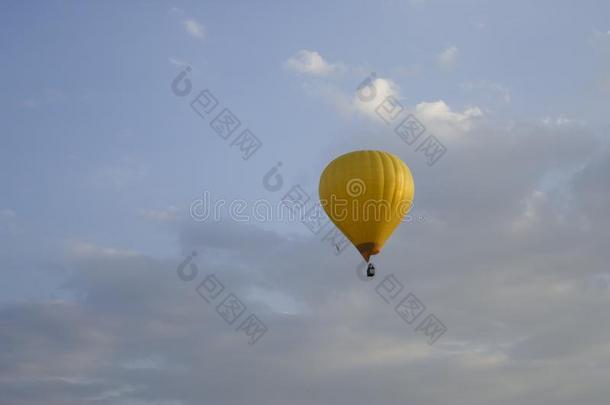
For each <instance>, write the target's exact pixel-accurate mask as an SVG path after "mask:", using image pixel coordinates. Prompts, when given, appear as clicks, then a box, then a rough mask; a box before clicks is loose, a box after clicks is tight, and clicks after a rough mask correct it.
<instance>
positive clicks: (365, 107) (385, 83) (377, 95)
mask: <svg viewBox="0 0 610 405" xmlns="http://www.w3.org/2000/svg"><path fill="white" fill-rule="evenodd" d="M369 89H370V90H369ZM387 97H394V98H395V99H396V100H400V97H401V96H400V88H399V87H398V85H397V84H396V83H394V82H393V81H392V80H390V79H385V78H382V77H377V78H375V79H373V80H371V85H370V86H368V87H363V88H362V89H361V90H359V91H358V92H357V93H356V95H355V96H354V99H353V101H352V104H353V108H354V110H355V111H356V112H359V113H361V114H364V115H365V116H367V117H369V118H373V119H377V120H380V119H381V118H379V115H377V112H376V111H375V110H376V109H377V107H378V106H379V104H381V103H382V102H383V101H384V100H385V99H386V98H387Z"/></svg>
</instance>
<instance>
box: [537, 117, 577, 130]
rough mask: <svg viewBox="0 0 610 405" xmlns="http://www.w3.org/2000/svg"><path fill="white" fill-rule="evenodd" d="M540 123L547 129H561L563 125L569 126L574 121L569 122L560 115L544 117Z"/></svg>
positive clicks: (569, 120)
mask: <svg viewBox="0 0 610 405" xmlns="http://www.w3.org/2000/svg"><path fill="white" fill-rule="evenodd" d="M540 121H541V122H542V124H544V125H545V126H547V127H562V126H565V125H570V124H573V123H575V121H574V120H571V119H569V118H566V117H564V116H563V115H560V116H559V117H555V118H553V117H544V118H542V119H541V120H540Z"/></svg>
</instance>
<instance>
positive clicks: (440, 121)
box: [415, 100, 483, 133]
mask: <svg viewBox="0 0 610 405" xmlns="http://www.w3.org/2000/svg"><path fill="white" fill-rule="evenodd" d="M415 111H416V115H417V117H418V118H419V119H420V120H422V122H423V123H424V124H425V125H426V126H430V127H434V130H435V131H437V132H445V133H450V132H452V130H456V129H457V130H459V131H468V130H470V129H471V128H472V126H473V124H474V122H475V120H476V119H477V118H480V117H482V116H483V112H482V111H481V109H480V108H479V107H469V108H466V109H465V110H464V111H463V112H456V111H452V110H451V108H450V107H449V106H448V105H447V104H446V103H445V102H444V101H443V100H438V101H432V102H425V101H424V102H421V103H419V104H417V105H416V106H415Z"/></svg>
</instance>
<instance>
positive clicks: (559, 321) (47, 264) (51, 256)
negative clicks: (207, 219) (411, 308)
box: [0, 0, 610, 404]
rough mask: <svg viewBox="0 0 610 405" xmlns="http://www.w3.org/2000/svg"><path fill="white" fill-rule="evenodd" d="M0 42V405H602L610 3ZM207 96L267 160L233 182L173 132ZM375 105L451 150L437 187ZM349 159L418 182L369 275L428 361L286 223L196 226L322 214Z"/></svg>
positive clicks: (212, 13)
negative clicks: (375, 161) (212, 208)
mask: <svg viewBox="0 0 610 405" xmlns="http://www.w3.org/2000/svg"><path fill="white" fill-rule="evenodd" d="M0 22H1V24H0V30H1V31H2V35H0V54H1V55H2V56H1V59H0V72H2V79H1V83H2V87H1V88H2V92H1V95H0V106H1V108H2V118H3V119H2V120H0V122H1V123H0V134H1V140H0V142H1V143H0V162H1V165H2V170H1V171H0V184H1V186H2V193H1V194H0V246H1V247H0V274H1V277H2V278H1V282H0V325H2V326H1V329H0V342H5V343H6V345H7V347H9V350H8V351H7V352H10V354H6V355H5V356H0V392H2V391H4V392H5V394H2V395H4V397H2V396H0V398H2V401H1V402H3V403H7V404H33V403H40V401H42V399H41V398H45V400H44V401H45V403H51V404H55V403H58V404H59V403H62V404H67V403H79V404H80V403H86V402H97V403H109V404H132V403H133V404H140V403H147V404H148V403H151V404H157V403H159V404H169V403H172V404H190V403H201V401H203V400H205V399H208V400H209V401H213V402H214V403H238V402H243V401H246V398H247V396H248V392H251V393H252V395H253V396H252V397H251V398H250V402H249V403H272V402H273V401H279V402H282V401H284V402H282V403H286V401H288V402H289V403H295V404H296V403H309V402H308V401H310V400H312V398H313V399H314V400H315V399H317V401H319V402H329V401H332V402H333V403H350V404H351V403H358V401H361V400H366V399H375V400H377V402H379V403H397V402H402V403H404V402H413V403H418V404H433V403H446V402H447V401H449V400H451V401H453V402H456V401H455V398H456V395H458V392H459V393H460V394H459V395H461V397H460V398H463V401H464V402H468V403H474V404H478V403H485V404H489V403H498V404H505V403H515V402H516V401H519V402H526V403H536V404H547V403H549V404H550V403H553V404H559V403H564V402H565V403H574V402H575V401H581V402H582V401H585V402H587V403H591V404H597V403H600V404H601V403H605V402H604V398H607V394H608V388H607V386H606V385H605V384H603V383H602V380H601V377H600V376H602V375H607V372H608V371H610V370H608V368H609V367H610V358H609V357H608V354H607V353H609V351H608V349H609V347H608V346H607V343H605V342H607V341H608V337H609V336H610V330H609V329H608V327H607V325H603V322H599V320H597V321H596V318H595V316H591V314H598V315H599V316H603V315H602V313H601V308H604V307H606V308H607V304H608V300H610V292H609V291H610V290H609V289H608V285H609V282H610V270H609V269H608V259H609V257H608V252H607V251H606V249H605V247H604V245H603V243H601V242H600V241H603V240H605V239H607V237H608V231H607V228H606V226H605V225H608V211H607V207H608V202H610V190H609V189H608V182H607V169H608V167H610V166H609V162H610V157H609V156H610V155H609V154H608V129H609V128H610V126H609V125H608V124H609V122H608V114H607V110H608V105H609V101H610V5H608V3H607V2H603V1H584V2H576V1H537V2H526V1H517V2H506V3H500V2H494V1H475V0H472V1H455V2H454V1H435V0H412V1H407V0H405V1H382V2H374V1H337V2H332V3H331V2H321V1H320V2H261V1H256V2H245V1H244V2H188V1H184V2H179V1H176V2H173V1H167V2H166V1H163V2H161V1H159V2H126V3H121V4H119V3H115V2H55V1H50V2H34V1H31V2H4V3H3V4H2V5H0ZM186 66H189V67H190V68H191V72H190V74H189V80H190V81H191V83H192V86H193V91H192V93H191V94H190V95H189V96H187V97H178V96H176V95H175V94H174V93H173V92H172V87H171V84H172V81H173V80H174V78H175V77H176V76H177V75H178V74H180V72H182V71H183V69H185V68H186ZM372 72H374V73H375V74H376V81H375V82H374V83H375V85H376V88H377V90H378V95H377V97H376V98H375V100H373V101H372V102H370V103H368V104H366V103H362V102H360V101H359V99H358V97H357V93H356V89H357V88H358V86H359V85H360V83H362V82H363V80H364V79H365V78H367V77H368V76H369V75H370V74H371V73H372ZM203 89H208V90H210V91H211V92H212V93H213V94H214V96H215V97H216V98H217V99H218V100H219V102H220V104H219V105H220V106H222V107H226V108H229V109H230V110H231V111H232V112H233V113H234V114H235V115H236V116H237V117H238V118H239V120H240V121H241V123H242V126H241V128H240V130H241V129H243V128H248V129H250V130H251V131H252V133H254V134H255V135H256V136H257V137H258V138H259V139H260V141H261V142H262V147H261V148H260V149H259V150H258V151H257V152H256V153H255V154H254V155H252V156H251V158H249V159H248V160H244V159H242V157H241V154H240V152H239V150H238V149H237V148H236V147H235V146H231V145H230V141H225V140H223V139H221V138H220V137H219V136H218V135H217V134H216V133H215V132H214V131H213V129H212V128H210V121H211V117H208V118H207V119H201V118H200V117H199V116H198V115H197V114H196V113H195V112H194V111H193V110H192V109H191V107H190V105H189V103H190V102H191V101H192V99H193V98H194V96H195V95H196V94H197V93H198V92H199V91H201V90H203ZM386 96H391V97H394V98H395V99H396V100H398V101H400V103H401V104H402V105H403V106H404V109H405V112H409V113H412V114H414V115H415V116H416V117H417V118H418V119H419V120H420V121H421V122H422V123H423V124H424V125H425V127H426V130H427V133H431V134H434V135H435V136H436V137H437V138H438V139H439V140H440V141H441V142H442V143H443V144H444V145H445V146H446V148H447V152H446V154H445V155H444V156H443V158H442V159H440V160H439V161H438V162H437V163H436V164H435V165H433V166H429V165H428V164H426V159H425V157H424V156H423V155H422V154H421V153H418V152H416V150H415V147H413V146H409V145H407V144H406V143H405V142H403V141H402V140H401V139H400V138H399V137H398V136H397V135H396V134H394V133H393V126H392V125H388V124H385V123H384V122H383V121H382V120H381V119H380V118H379V117H378V116H377V115H376V114H375V112H374V110H373V109H374V107H375V106H376V105H378V104H379V103H380V102H381V101H382V100H383V99H384V98H385V97H386ZM356 149H383V150H388V151H391V152H392V153H395V154H396V155H398V156H399V157H401V158H402V159H403V160H404V161H405V162H406V163H407V164H408V165H409V167H410V168H411V170H412V172H413V176H414V178H415V184H416V197H415V205H414V209H413V215H414V216H415V217H416V218H421V220H418V221H415V222H414V223H411V224H403V225H402V226H401V227H400V228H399V230H398V231H397V233H396V235H395V236H394V237H393V238H392V239H391V241H390V242H389V243H388V245H387V247H386V249H385V250H384V254H382V255H381V256H380V257H379V259H378V262H379V265H380V268H381V269H382V271H381V273H382V276H384V275H386V274H389V273H393V274H395V275H396V276H397V277H398V278H399V279H401V280H403V282H404V283H408V284H409V288H411V289H412V290H413V292H414V293H415V294H416V295H418V296H419V298H420V299H422V300H423V301H425V303H426V306H427V307H428V308H429V309H430V310H431V311H433V312H435V313H437V314H438V315H439V318H442V319H443V321H444V322H445V323H446V324H447V325H448V332H447V333H446V335H445V336H443V338H442V339H441V340H440V341H439V343H436V344H435V345H434V346H432V347H430V346H428V345H427V344H426V341H425V339H424V338H422V336H420V335H418V334H416V333H414V332H413V331H412V330H411V329H412V328H411V329H409V328H405V327H404V325H403V324H402V321H401V320H400V318H398V317H396V314H394V313H393V310H392V308H391V307H389V306H385V304H384V303H383V301H381V300H380V299H379V297H378V296H377V294H376V292H375V289H374V288H373V287H371V286H370V285H369V284H365V283H362V282H361V281H360V280H359V279H358V278H357V277H355V276H354V272H353V268H354V267H355V266H356V265H357V264H358V260H359V259H358V255H357V253H356V251H355V249H352V248H351V247H350V248H347V249H346V250H345V251H344V252H343V253H342V254H341V255H339V256H336V255H334V254H333V247H332V246H330V245H329V244H328V243H322V242H320V239H321V237H320V235H312V234H311V233H310V232H309V231H308V230H307V228H305V227H304V226H303V225H302V224H300V223H290V222H285V221H276V220H271V221H266V222H264V223H260V222H247V223H236V222H235V221H232V220H231V219H230V218H224V219H223V220H222V221H220V222H214V223H198V222H196V221H194V220H193V219H192V218H191V217H190V216H189V207H190V206H191V204H192V202H193V201H194V200H196V199H198V198H201V196H202V194H203V193H204V192H205V191H208V192H209V193H210V194H211V195H212V197H213V198H215V199H225V200H228V201H230V200H234V199H243V200H245V201H247V202H249V203H250V204H251V203H252V202H254V201H256V200H257V199H261V198H264V199H267V200H268V201H270V202H271V203H276V202H277V201H279V200H280V198H281V197H282V195H284V194H285V193H286V192H287V191H288V189H289V188H290V186H292V185H295V184H299V185H301V186H302V187H303V189H305V190H307V192H309V193H310V194H311V197H312V198H314V199H315V198H317V185H318V179H319V174H320V172H321V170H322V169H323V168H324V167H325V165H326V164H327V163H328V162H329V161H330V160H331V159H333V158H334V157H335V156H337V155H339V154H341V153H344V152H347V151H350V150H356ZM277 162H282V166H281V175H282V177H283V178H284V184H285V186H284V188H283V189H282V190H281V191H278V192H272V191H269V190H267V189H266V188H265V187H264V186H263V181H262V179H263V177H264V175H265V173H267V172H268V171H269V170H270V169H271V168H272V167H273V166H274V165H276V164H277ZM225 215H228V214H227V213H226V212H225ZM193 249H195V250H197V251H198V252H200V255H199V256H198V258H197V260H198V263H199V266H200V267H201V268H206V269H215V271H216V272H217V273H218V274H219V277H222V279H223V280H224V282H225V283H226V284H230V285H231V288H232V290H233V291H235V292H236V293H238V294H239V295H240V297H242V298H243V299H244V301H248V302H249V305H250V306H249V307H250V308H252V309H253V310H257V314H260V315H261V316H263V315H265V316H266V318H265V319H266V322H267V324H268V326H269V337H268V338H267V339H264V340H261V342H260V343H258V344H257V345H256V346H253V347H250V346H249V345H248V344H246V343H245V341H243V339H242V340H240V338H239V335H238V334H237V333H235V331H234V329H235V328H233V329H232V328H231V327H229V326H227V325H225V324H224V323H223V322H222V321H221V320H219V319H220V318H219V317H218V314H217V313H216V312H215V310H214V308H213V307H212V306H208V305H207V304H206V303H205V302H204V301H203V300H201V299H200V298H199V297H198V296H197V295H196V294H195V293H194V292H193V288H192V286H190V287H185V285H184V284H183V283H182V282H181V281H180V280H179V279H178V278H177V277H176V276H175V268H176V266H177V265H178V263H180V262H181V261H182V260H184V257H185V256H186V255H187V254H188V253H189V252H191V251H192V250H193ZM369 287H370V288H369ZM147 288H150V290H147V291H142V290H143V289H147ZM129 291H133V294H132V295H130V294H129V293H128V292H129ZM151 291H152V292H155V293H156V294H153V293H152V292H151ZM159 308H164V309H163V310H161V311H158V309H159ZM598 312H599V313H598ZM176 314H182V315H181V316H176ZM551 319H552V321H550V320H551ZM93 320H98V321H99V324H96V322H94V321H93ZM195 321H196V322H197V323H196V324H194V322H195ZM606 323H607V322H606ZM204 324H205V327H203V325H204ZM126 325H128V326H129V327H127V328H126V329H124V327H126ZM151 325H156V326H151ZM210 325H211V326H210ZM168 330H170V331H172V332H168ZM578 330H588V332H586V333H585V332H583V333H582V334H578V333H577V332H576V331H578ZM589 335H591V336H589ZM171 336H173V337H174V338H175V339H176V341H179V342H182V343H185V342H190V343H192V342H195V341H197V340H199V343H198V346H197V347H198V348H199V349H198V350H199V351H197V354H193V352H192V351H189V350H187V349H185V348H181V349H174V348H173V344H174V343H175V342H173V341H172V339H171V338H170V337H171ZM38 339H41V340H38ZM202 340H203V341H204V342H205V343H201V341H202ZM137 341H139V342H141V347H134V344H133V342H137ZM37 342H38V343H37ZM40 342H42V343H40ZM70 342H78V344H75V345H72V344H71V343H70ZM368 342H376V344H375V345H374V347H371V346H370V345H368ZM136 346H137V345H136ZM231 353H234V356H235V357H231V359H232V360H231V361H229V362H228V363H227V364H223V360H222V359H226V358H227V356H229V355H231ZM235 353H237V354H235ZM231 356H233V355H231ZM240 356H241V357H240ZM204 358H205V359H213V360H210V363H208V364H205V363H204V362H203V361H202V359H204ZM74 359H79V361H76V362H75V360H74ZM100 359H106V360H107V361H103V362H100ZM239 359H242V360H239ZM252 362H254V363H256V364H261V367H263V368H264V370H265V371H264V377H260V379H258V380H257V379H256V377H255V375H256V373H255V372H254V371H252V372H249V371H247V370H246V369H245V368H244V367H245V366H244V365H245V364H251V363H252ZM126 364H127V365H126ZM134 364H135V366H134ZM50 365H56V366H57V372H56V373H55V377H53V374H54V373H53V372H52V368H51V367H50ZM212 365H216V366H217V368H214V367H212ZM556 365H559V367H556ZM550 368H552V372H551V376H549V375H548V373H547V371H548V370H549V369H550ZM561 368H565V369H566V370H567V369H571V370H576V371H577V373H576V374H577V375H581V376H582V377H581V378H580V379H578V378H577V380H576V381H574V380H573V379H570V378H569V376H568V374H569V373H568V372H567V371H564V372H562V371H561V370H560V369H561ZM126 370H128V371H126ZM185 370H190V371H191V372H192V373H200V374H201V375H205V376H207V379H208V380H207V382H205V383H202V382H201V381H199V380H197V379H193V378H190V377H189V378H185V374H184V373H186V375H190V374H192V373H187V372H186V371H185ZM447 370H449V371H447ZM117 373H118V375H120V378H119V377H116V376H115V375H116V374H117ZM123 373H124V374H123ZM371 374H375V375H376V377H374V378H372V379H371V380H370V382H369V385H368V386H367V389H366V390H365V391H363V392H361V390H363V389H364V388H362V387H359V386H358V385H359V383H358V382H361V379H362V378H366V376H370V375H371ZM458 375H459V377H457V376H458ZM291 376H293V377H291ZM403 377H404V378H403ZM54 378H55V379H54ZM57 378H58V379H59V380H57ZM231 379H235V380H239V381H242V384H243V386H242V388H239V389H236V391H233V390H232V388H231V384H230V383H229V381H230V380H231ZM161 380H162V381H164V383H163V384H161V383H159V381H161ZM41 382H44V384H43V383H41ZM483 382H485V383H486V384H488V385H491V386H493V387H494V388H493V389H492V390H491V393H489V394H484V393H483V392H481V386H480V384H482V383H483ZM496 384H497V385H496ZM562 384H563V387H564V388H562V389H559V388H558V387H561V386H562ZM35 385H37V386H38V388H36V389H34V388H31V387H32V386H35ZM9 387H11V389H10V390H9V389H8V388H9ZM214 387H221V388H214ZM272 387H275V388H272ZM551 388H552V389H553V390H558V392H555V393H553V392H551ZM223 389H224V390H223ZM314 393H315V394H314ZM316 395H317V396H316ZM222 401H225V402H222ZM231 401H234V402H231ZM458 403H459V401H458Z"/></svg>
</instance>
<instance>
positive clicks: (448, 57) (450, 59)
mask: <svg viewBox="0 0 610 405" xmlns="http://www.w3.org/2000/svg"><path fill="white" fill-rule="evenodd" d="M458 55H459V49H458V48H457V47H455V46H453V45H452V46H450V47H448V48H446V49H444V50H443V51H442V52H441V53H439V54H438V56H437V61H438V65H439V67H440V68H441V69H445V70H449V69H453V68H454V67H455V65H456V64H457V60H458Z"/></svg>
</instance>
